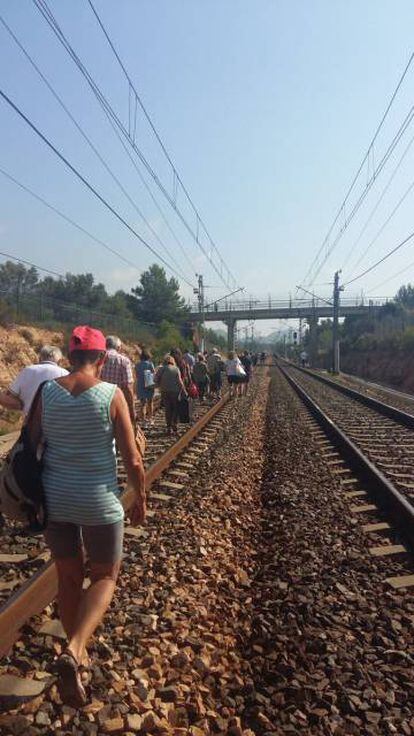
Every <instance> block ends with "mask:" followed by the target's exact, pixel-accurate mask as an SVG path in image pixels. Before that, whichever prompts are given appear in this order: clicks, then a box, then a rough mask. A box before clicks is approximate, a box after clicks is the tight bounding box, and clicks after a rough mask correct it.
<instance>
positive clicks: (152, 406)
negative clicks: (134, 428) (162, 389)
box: [147, 399, 154, 422]
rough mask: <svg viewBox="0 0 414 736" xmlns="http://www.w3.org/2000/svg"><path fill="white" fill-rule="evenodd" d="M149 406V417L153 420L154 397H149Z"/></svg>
mask: <svg viewBox="0 0 414 736" xmlns="http://www.w3.org/2000/svg"><path fill="white" fill-rule="evenodd" d="M147 407H148V419H149V420H150V422H151V421H152V418H153V416H154V399H148V402H147Z"/></svg>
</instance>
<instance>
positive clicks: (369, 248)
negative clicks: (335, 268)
mask: <svg viewBox="0 0 414 736" xmlns="http://www.w3.org/2000/svg"><path fill="white" fill-rule="evenodd" d="M413 188H414V181H412V182H411V184H410V185H409V187H408V188H407V189H406V190H405V192H404V194H403V195H402V197H400V199H399V200H398V202H397V204H396V205H395V207H394V209H393V210H392V211H391V213H390V214H389V215H388V217H387V218H386V220H385V221H384V222H383V223H382V225H381V227H380V228H379V230H378V232H377V233H376V234H375V235H374V237H373V238H372V240H370V242H369V243H368V245H367V247H366V248H365V250H364V251H363V253H362V255H361V256H360V258H359V259H358V261H357V263H356V264H355V266H354V268H353V269H352V272H351V274H350V276H352V273H353V272H354V271H355V270H356V269H357V268H358V266H359V264H360V263H361V262H362V261H363V260H364V258H365V256H366V255H367V253H368V251H369V250H371V248H372V246H373V245H374V243H376V242H377V240H378V238H379V237H380V235H381V234H382V233H383V232H384V230H385V228H386V227H387V225H388V223H389V222H390V221H391V220H392V218H393V217H394V215H395V213H396V212H398V210H399V208H400V207H401V205H402V204H403V203H404V202H405V200H406V199H407V197H408V195H409V194H410V192H411V191H412V190H413Z"/></svg>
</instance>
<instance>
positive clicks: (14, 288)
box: [0, 261, 39, 297]
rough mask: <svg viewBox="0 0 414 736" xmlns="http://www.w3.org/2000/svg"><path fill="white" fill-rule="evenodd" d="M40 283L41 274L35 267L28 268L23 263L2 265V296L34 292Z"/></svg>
mask: <svg viewBox="0 0 414 736" xmlns="http://www.w3.org/2000/svg"><path fill="white" fill-rule="evenodd" d="M38 282H39V274H38V272H37V270H36V269H35V268H34V267H31V268H26V266H24V265H23V263H13V261H6V262H5V263H2V264H1V265H0V292H1V294H0V296H1V295H7V294H9V295H11V294H14V295H16V296H17V297H18V296H19V295H20V294H23V293H27V292H31V291H33V290H34V289H35V288H36V286H37V284H38Z"/></svg>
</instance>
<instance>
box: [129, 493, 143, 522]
mask: <svg viewBox="0 0 414 736" xmlns="http://www.w3.org/2000/svg"><path fill="white" fill-rule="evenodd" d="M146 516H147V502H146V499H145V496H137V497H136V499H135V501H134V503H133V505H132V506H131V509H130V511H129V518H130V521H131V525H132V526H140V525H141V524H144V522H145V519H146Z"/></svg>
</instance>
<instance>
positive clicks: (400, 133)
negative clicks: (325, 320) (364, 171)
mask: <svg viewBox="0 0 414 736" xmlns="http://www.w3.org/2000/svg"><path fill="white" fill-rule="evenodd" d="M413 119H414V105H413V106H412V107H411V108H410V111H409V112H408V113H407V115H406V117H405V119H404V121H403V123H402V124H401V126H400V128H399V129H398V131H397V133H396V134H395V136H394V138H393V139H392V141H391V143H390V145H389V147H388V148H387V150H386V152H385V154H384V156H383V157H382V159H381V161H380V163H379V164H378V165H377V167H376V169H375V171H374V173H373V174H372V176H371V179H370V181H369V184H368V185H367V186H366V187H365V189H364V190H363V191H362V194H361V195H360V196H359V198H358V199H357V201H356V203H355V204H354V205H353V208H352V210H351V212H350V214H348V215H347V216H346V218H345V222H344V225H343V226H342V228H341V229H340V230H339V232H338V234H337V236H336V238H335V239H334V240H333V242H332V243H331V245H330V246H328V247H327V250H326V253H325V256H324V257H323V259H322V260H321V262H320V263H319V265H318V266H317V268H316V271H315V273H314V274H313V278H312V279H311V282H310V283H311V284H313V282H314V281H315V279H316V278H317V277H318V276H319V274H320V272H321V270H322V268H323V266H324V265H325V263H326V261H327V260H328V258H329V257H330V256H331V254H332V252H333V251H334V249H335V248H336V246H337V244H338V242H339V241H340V239H341V237H342V235H343V234H344V232H345V230H346V229H347V227H348V225H349V223H350V222H351V221H352V220H353V218H354V217H355V215H356V213H357V212H358V210H359V208H360V207H361V205H362V203H363V201H364V200H365V198H366V196H367V194H368V192H369V191H370V189H371V187H372V186H373V184H374V183H375V182H376V180H377V178H378V175H379V174H380V173H381V171H382V169H383V168H384V166H385V165H386V163H387V161H388V159H389V158H390V156H391V155H392V153H393V151H394V150H395V148H396V146H397V145H398V143H399V142H400V140H401V138H402V136H403V135H404V133H405V132H406V130H407V129H408V127H409V125H410V124H411V122H412V121H413Z"/></svg>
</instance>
